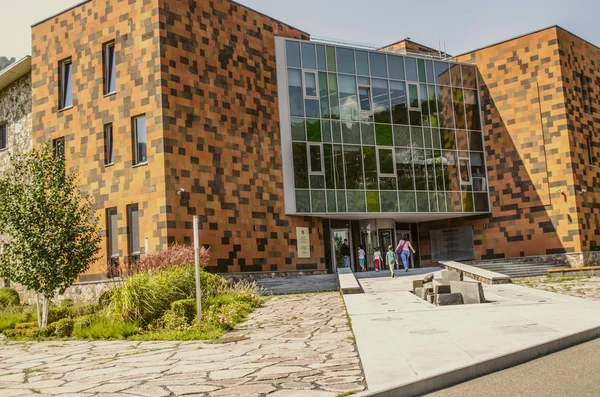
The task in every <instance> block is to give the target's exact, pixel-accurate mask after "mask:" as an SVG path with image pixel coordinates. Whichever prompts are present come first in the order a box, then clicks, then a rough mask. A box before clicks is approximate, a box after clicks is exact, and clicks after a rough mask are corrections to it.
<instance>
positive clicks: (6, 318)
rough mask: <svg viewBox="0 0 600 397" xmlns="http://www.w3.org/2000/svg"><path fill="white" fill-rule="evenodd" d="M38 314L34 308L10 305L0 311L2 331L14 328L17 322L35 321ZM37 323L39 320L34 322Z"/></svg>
mask: <svg viewBox="0 0 600 397" xmlns="http://www.w3.org/2000/svg"><path fill="white" fill-rule="evenodd" d="M36 316H37V314H36V313H35V311H34V310H33V308H29V307H27V308H22V307H20V306H12V307H8V308H6V309H4V310H2V311H0V332H3V331H4V330H6V329H13V328H15V326H16V325H17V324H20V323H26V322H30V321H33V320H34V319H35V318H36ZM33 324H34V325H37V322H34V323H33Z"/></svg>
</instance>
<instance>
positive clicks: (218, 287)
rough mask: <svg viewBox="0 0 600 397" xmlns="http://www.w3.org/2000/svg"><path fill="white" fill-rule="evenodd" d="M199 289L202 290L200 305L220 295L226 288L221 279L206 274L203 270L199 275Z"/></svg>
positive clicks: (224, 282) (224, 281)
mask: <svg viewBox="0 0 600 397" xmlns="http://www.w3.org/2000/svg"><path fill="white" fill-rule="evenodd" d="M200 288H201V290H202V304H204V303H205V301H208V300H209V299H210V298H213V297H215V296H217V295H219V294H222V293H223V292H224V291H225V289H226V288H227V281H226V280H225V279H224V278H223V277H221V276H218V275H216V274H211V273H207V272H206V271H204V269H203V270H202V272H201V273H200ZM194 291H195V289H194Z"/></svg>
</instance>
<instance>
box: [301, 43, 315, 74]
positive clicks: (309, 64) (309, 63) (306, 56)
mask: <svg viewBox="0 0 600 397" xmlns="http://www.w3.org/2000/svg"><path fill="white" fill-rule="evenodd" d="M302 67H303V68H304V69H313V70H315V69H316V68H317V58H316V56H315V45H314V44H311V43H302Z"/></svg>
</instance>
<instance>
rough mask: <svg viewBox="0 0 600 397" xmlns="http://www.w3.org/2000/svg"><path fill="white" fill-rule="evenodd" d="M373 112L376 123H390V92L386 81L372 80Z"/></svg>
mask: <svg viewBox="0 0 600 397" xmlns="http://www.w3.org/2000/svg"><path fill="white" fill-rule="evenodd" d="M371 84H372V92H373V111H374V119H375V122H376V123H386V124H390V123H391V117H390V92H389V89H388V82H387V80H381V79H372V81H371Z"/></svg>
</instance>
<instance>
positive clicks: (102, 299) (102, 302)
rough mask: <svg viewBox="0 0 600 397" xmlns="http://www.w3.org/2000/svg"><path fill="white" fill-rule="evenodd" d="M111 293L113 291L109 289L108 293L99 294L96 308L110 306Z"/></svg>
mask: <svg viewBox="0 0 600 397" xmlns="http://www.w3.org/2000/svg"><path fill="white" fill-rule="evenodd" d="M112 292H113V290H112V289H109V290H108V291H104V292H103V293H101V294H100V296H99V297H98V306H100V307H108V305H110V298H111V296H112Z"/></svg>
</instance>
